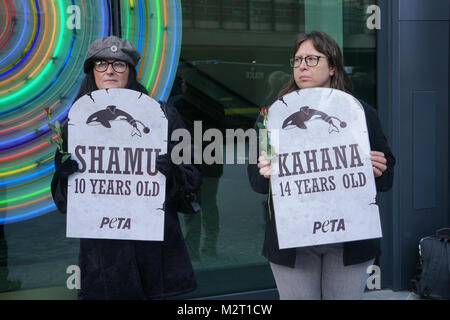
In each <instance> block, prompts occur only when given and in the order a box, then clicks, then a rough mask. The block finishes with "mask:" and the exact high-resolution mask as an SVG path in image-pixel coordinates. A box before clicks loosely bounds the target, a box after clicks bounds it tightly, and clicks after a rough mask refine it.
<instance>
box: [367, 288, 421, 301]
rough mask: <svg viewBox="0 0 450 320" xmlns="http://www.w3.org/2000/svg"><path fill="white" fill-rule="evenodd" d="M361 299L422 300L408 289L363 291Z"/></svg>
mask: <svg viewBox="0 0 450 320" xmlns="http://www.w3.org/2000/svg"><path fill="white" fill-rule="evenodd" d="M363 300H422V299H421V298H420V296H418V295H416V294H415V293H414V292H410V291H392V290H375V291H367V292H365V293H364V297H363Z"/></svg>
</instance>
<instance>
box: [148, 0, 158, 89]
mask: <svg viewBox="0 0 450 320" xmlns="http://www.w3.org/2000/svg"><path fill="white" fill-rule="evenodd" d="M156 30H157V33H156V48H155V51H154V56H153V63H152V69H151V70H152V71H151V72H150V77H149V78H148V81H147V85H146V86H145V88H146V89H147V90H148V88H149V87H150V82H151V81H152V79H153V74H154V73H155V69H156V62H157V59H158V53H159V42H160V38H161V11H160V7H159V0H157V1H156Z"/></svg>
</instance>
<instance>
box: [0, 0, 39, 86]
mask: <svg viewBox="0 0 450 320" xmlns="http://www.w3.org/2000/svg"><path fill="white" fill-rule="evenodd" d="M11 5H12V4H11ZM31 6H32V8H33V15H34V19H33V32H32V33H31V37H30V40H28V43H27V45H26V47H25V50H24V51H23V53H22V54H21V55H20V56H19V57H17V59H16V60H14V61H13V62H11V63H10V65H9V66H6V67H4V68H3V69H0V72H3V71H4V70H7V69H9V68H10V67H11V66H14V65H15V64H16V63H17V62H19V61H20V59H22V57H23V56H24V55H25V53H26V52H27V51H28V49H29V48H30V47H31V44H32V43H33V39H34V35H35V34H36V30H37V12H36V7H35V6H34V2H31ZM13 18H15V17H13ZM10 79H11V78H10ZM22 83H23V82H21V83H20V84H22ZM16 87H17V85H16V86H14V88H16ZM8 90H12V89H11V88H10V89H8Z"/></svg>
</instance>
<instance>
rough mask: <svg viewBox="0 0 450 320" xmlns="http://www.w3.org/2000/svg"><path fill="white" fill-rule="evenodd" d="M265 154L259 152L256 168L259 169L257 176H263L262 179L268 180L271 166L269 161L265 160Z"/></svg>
mask: <svg viewBox="0 0 450 320" xmlns="http://www.w3.org/2000/svg"><path fill="white" fill-rule="evenodd" d="M265 155H266V152H265V151H261V153H260V156H259V158H258V168H259V174H260V175H262V176H264V178H266V179H269V178H270V174H271V172H272V165H271V164H270V160H267V159H266V157H265Z"/></svg>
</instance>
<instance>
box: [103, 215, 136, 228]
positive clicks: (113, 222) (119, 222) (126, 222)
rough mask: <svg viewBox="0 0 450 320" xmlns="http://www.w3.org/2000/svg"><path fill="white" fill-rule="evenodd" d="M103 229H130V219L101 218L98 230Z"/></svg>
mask: <svg viewBox="0 0 450 320" xmlns="http://www.w3.org/2000/svg"><path fill="white" fill-rule="evenodd" d="M103 227H104V228H105V229H106V228H109V229H122V230H124V229H128V230H130V229H131V218H108V217H103V219H102V222H101V223H100V229H103Z"/></svg>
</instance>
